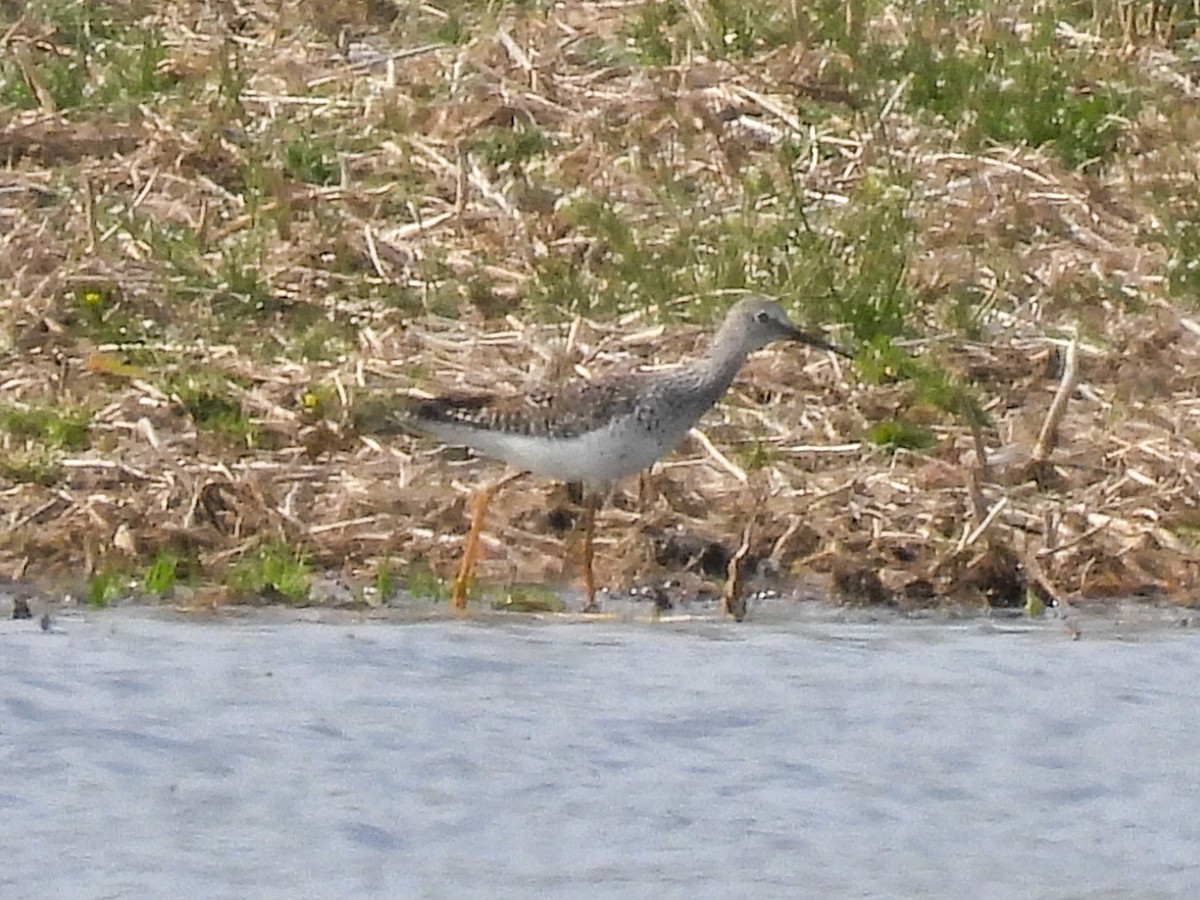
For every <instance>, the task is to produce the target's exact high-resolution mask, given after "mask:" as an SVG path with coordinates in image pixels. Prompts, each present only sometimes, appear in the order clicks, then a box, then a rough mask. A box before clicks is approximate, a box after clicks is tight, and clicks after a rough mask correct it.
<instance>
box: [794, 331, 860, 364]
mask: <svg viewBox="0 0 1200 900" xmlns="http://www.w3.org/2000/svg"><path fill="white" fill-rule="evenodd" d="M790 337H791V339H792V340H793V341H796V342H797V343H799V344H807V345H808V346H810V347H816V348H817V349H818V350H827V351H828V352H830V353H836V354H838V355H839V356H844V357H846V359H854V354H853V353H851V352H850V351H849V350H847V349H845V348H844V347H839V346H838V345H837V344H831V343H830V342H829V341H827V340H825V338H823V337H818V336H817V335H815V334H809V333H808V332H807V331H801V330H800V329H799V328H793V329H792V332H791V334H790Z"/></svg>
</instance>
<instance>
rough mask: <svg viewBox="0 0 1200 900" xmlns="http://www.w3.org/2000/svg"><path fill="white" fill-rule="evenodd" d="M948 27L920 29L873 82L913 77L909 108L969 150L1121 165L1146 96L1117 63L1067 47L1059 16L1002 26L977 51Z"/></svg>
mask: <svg viewBox="0 0 1200 900" xmlns="http://www.w3.org/2000/svg"><path fill="white" fill-rule="evenodd" d="M917 15H918V16H921V15H922V13H917ZM924 15H931V13H929V12H926V13H924ZM932 15H936V13H933V14H932ZM944 24H945V23H940V24H939V23H938V22H937V21H936V20H934V19H926V20H925V22H924V25H923V27H922V26H921V25H918V26H917V27H914V28H913V29H912V30H911V34H910V39H909V41H908V42H907V43H906V44H905V45H904V46H903V47H902V48H901V49H900V50H899V51H898V52H896V53H895V54H894V55H893V56H891V58H890V59H888V60H886V61H881V62H878V63H877V64H876V65H868V66H866V67H865V71H863V72H862V75H863V77H864V80H869V81H870V82H872V83H876V84H877V83H879V82H881V81H882V82H883V83H885V84H895V83H899V82H900V81H901V80H903V79H907V80H908V86H907V91H906V97H907V102H908V104H909V105H910V106H911V107H914V108H918V109H922V110H926V111H928V112H930V113H933V114H934V115H936V116H938V117H940V118H941V119H943V120H944V121H945V122H946V123H947V124H948V125H950V126H951V127H952V128H954V129H955V130H956V131H957V132H958V134H959V137H960V139H961V140H962V141H963V143H964V144H965V145H966V146H967V147H968V148H969V149H980V148H984V147H986V146H988V145H989V144H1007V145H1025V146H1029V147H1042V148H1047V149H1049V150H1050V151H1051V152H1053V154H1054V155H1055V156H1057V157H1058V158H1059V160H1061V161H1062V163H1063V164H1064V165H1066V166H1068V167H1070V168H1079V167H1086V166H1088V165H1092V164H1096V163H1104V162H1107V161H1108V160H1110V159H1111V158H1112V156H1113V153H1114V152H1115V150H1116V148H1117V141H1118V138H1119V137H1120V135H1121V133H1122V131H1123V130H1124V128H1125V127H1126V125H1127V124H1128V121H1129V119H1130V118H1131V117H1132V116H1134V115H1135V114H1136V112H1137V109H1138V106H1139V96H1138V93H1137V92H1136V91H1135V90H1134V89H1133V88H1132V87H1131V86H1130V85H1129V84H1127V83H1126V82H1125V81H1124V80H1123V76H1125V75H1127V74H1128V73H1127V72H1124V71H1122V70H1121V69H1117V68H1115V67H1114V65H1113V63H1111V62H1110V61H1108V60H1107V59H1101V58H1100V57H1099V55H1097V54H1093V53H1091V52H1090V51H1087V50H1084V49H1077V48H1071V47H1069V46H1066V45H1064V43H1063V42H1062V41H1061V40H1060V39H1059V38H1058V37H1057V34H1056V26H1057V24H1058V16H1057V15H1056V14H1055V13H1054V12H1053V11H1047V12H1044V13H1041V14H1039V15H1038V16H1037V17H1036V18H1035V19H1034V21H1033V22H1031V23H1026V24H1027V25H1028V26H1029V27H1028V28H1027V29H1026V30H1022V29H1018V28H1016V27H1014V24H1013V23H1007V22H996V23H994V24H993V26H992V27H990V28H988V29H987V32H986V37H985V38H984V39H983V40H981V41H976V42H973V43H969V44H968V43H965V42H964V41H963V40H962V39H961V36H960V35H959V33H958V32H957V30H956V29H954V28H953V27H942V26H943V25H944Z"/></svg>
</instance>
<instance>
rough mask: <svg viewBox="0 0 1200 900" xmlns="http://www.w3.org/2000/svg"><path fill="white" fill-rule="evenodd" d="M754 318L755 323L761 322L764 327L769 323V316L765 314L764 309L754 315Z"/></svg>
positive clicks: (767, 313)
mask: <svg viewBox="0 0 1200 900" xmlns="http://www.w3.org/2000/svg"><path fill="white" fill-rule="evenodd" d="M754 318H755V320H756V321H758V322H762V323H763V324H764V325H766V324H767V323H768V322H770V321H771V314H770V313H769V312H767V311H766V310H765V309H762V310H759V311H758V312H756V313H755V314H754Z"/></svg>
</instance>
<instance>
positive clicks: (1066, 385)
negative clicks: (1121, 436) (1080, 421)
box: [1030, 340, 1079, 463]
mask: <svg viewBox="0 0 1200 900" xmlns="http://www.w3.org/2000/svg"><path fill="white" fill-rule="evenodd" d="M1077 355H1078V354H1077V344H1076V342H1075V341H1074V340H1071V341H1070V342H1069V343H1068V344H1067V358H1066V361H1065V362H1064V363H1063V373H1062V380H1061V381H1060V382H1059V385H1058V392H1057V393H1056V394H1055V395H1054V401H1053V402H1052V403H1051V404H1050V410H1049V411H1048V412H1047V413H1046V421H1045V422H1043V423H1042V433H1041V434H1039V435H1038V439H1037V443H1036V444H1034V446H1033V452H1032V453H1031V454H1030V460H1031V461H1032V462H1034V463H1044V462H1045V461H1046V460H1048V459H1049V458H1050V454H1051V453H1053V452H1054V447H1055V445H1056V444H1057V443H1058V426H1059V425H1060V424H1061V422H1062V417H1063V415H1064V414H1065V413H1066V411H1067V401H1068V400H1070V399H1071V394H1072V393H1073V392H1074V390H1075V383H1076V381H1077V380H1078V377H1079V369H1078V365H1077V359H1076V357H1077Z"/></svg>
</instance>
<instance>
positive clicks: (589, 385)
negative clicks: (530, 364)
mask: <svg viewBox="0 0 1200 900" xmlns="http://www.w3.org/2000/svg"><path fill="white" fill-rule="evenodd" d="M640 380H641V379H640V378H639V376H637V375H624V376H618V377H615V378H605V379H601V380H597V381H583V380H579V381H571V382H568V383H567V384H565V385H560V386H547V387H542V388H535V389H534V390H531V391H527V392H525V393H521V394H508V395H506V394H447V395H445V396H442V397H436V398H434V399H432V400H424V401H421V402H418V403H416V404H415V405H414V406H413V407H412V408H411V409H410V410H409V419H410V421H411V423H412V425H413V427H415V428H417V429H420V428H421V426H422V425H423V424H424V425H427V426H436V425H438V424H446V425H450V424H453V425H462V426H466V427H469V428H479V429H486V430H489V431H501V432H508V433H514V434H545V435H551V436H553V437H561V438H570V437H575V436H576V435H580V434H584V433H586V432H588V431H592V430H593V429H595V428H596V427H597V426H598V425H601V424H604V423H607V422H608V421H610V420H612V419H614V418H618V417H620V416H622V415H627V414H629V413H630V412H632V411H633V410H634V408H635V407H636V406H637V401H638V396H639V391H638V386H639V382H640Z"/></svg>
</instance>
